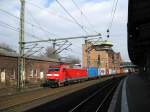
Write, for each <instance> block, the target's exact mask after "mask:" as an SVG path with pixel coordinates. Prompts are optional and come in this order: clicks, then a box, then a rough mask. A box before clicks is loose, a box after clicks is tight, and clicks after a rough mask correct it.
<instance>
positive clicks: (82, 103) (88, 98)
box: [69, 82, 113, 112]
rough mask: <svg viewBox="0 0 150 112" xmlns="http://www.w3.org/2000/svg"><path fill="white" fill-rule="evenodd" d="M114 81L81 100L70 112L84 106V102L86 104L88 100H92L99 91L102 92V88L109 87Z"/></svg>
mask: <svg viewBox="0 0 150 112" xmlns="http://www.w3.org/2000/svg"><path fill="white" fill-rule="evenodd" d="M112 83H113V82H108V83H107V84H106V85H103V87H102V88H100V89H99V90H97V91H96V92H94V93H93V94H92V95H90V96H89V97H87V98H86V99H84V100H83V101H81V102H80V103H79V104H78V105H76V106H75V107H74V108H72V109H71V110H70V111H69V112H75V111H76V110H78V109H79V108H80V107H82V106H83V105H84V104H86V103H87V102H88V101H90V99H91V98H93V97H94V96H96V95H97V94H98V93H99V92H101V91H102V90H105V89H106V88H107V87H109V86H110V85H111V84H112Z"/></svg>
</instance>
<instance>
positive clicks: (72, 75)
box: [45, 65, 88, 87]
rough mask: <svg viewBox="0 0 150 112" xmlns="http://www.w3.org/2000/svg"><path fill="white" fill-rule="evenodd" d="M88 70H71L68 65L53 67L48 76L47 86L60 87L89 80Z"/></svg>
mask: <svg viewBox="0 0 150 112" xmlns="http://www.w3.org/2000/svg"><path fill="white" fill-rule="evenodd" d="M87 77H88V75H87V70H86V69H82V68H69V66H68V65H59V66H52V67H50V68H49V70H48V73H47V75H46V83H45V85H46V86H50V87H59V86H61V85H68V84H69V83H72V82H77V81H80V80H84V79H87Z"/></svg>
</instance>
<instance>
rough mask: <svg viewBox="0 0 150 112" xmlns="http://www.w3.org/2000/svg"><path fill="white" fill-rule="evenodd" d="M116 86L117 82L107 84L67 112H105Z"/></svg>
mask: <svg viewBox="0 0 150 112" xmlns="http://www.w3.org/2000/svg"><path fill="white" fill-rule="evenodd" d="M117 85H118V80H114V81H110V82H107V83H106V84H104V85H103V86H102V87H101V88H100V89H98V90H97V91H95V92H94V93H93V94H91V95H90V96H89V97H87V98H86V99H84V100H83V101H82V102H80V103H79V104H78V105H76V106H75V107H73V108H72V109H71V110H69V112H106V111H107V109H108V106H109V103H110V101H111V98H112V96H113V93H114V91H115V89H116V87H117Z"/></svg>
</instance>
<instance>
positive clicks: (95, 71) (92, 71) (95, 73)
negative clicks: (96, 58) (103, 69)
mask: <svg viewBox="0 0 150 112" xmlns="http://www.w3.org/2000/svg"><path fill="white" fill-rule="evenodd" d="M88 77H98V68H96V67H89V68H88Z"/></svg>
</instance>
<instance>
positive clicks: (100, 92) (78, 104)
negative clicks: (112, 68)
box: [27, 77, 123, 112]
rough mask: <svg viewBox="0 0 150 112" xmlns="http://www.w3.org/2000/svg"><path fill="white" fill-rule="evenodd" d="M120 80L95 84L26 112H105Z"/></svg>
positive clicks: (114, 79) (115, 79)
mask: <svg viewBox="0 0 150 112" xmlns="http://www.w3.org/2000/svg"><path fill="white" fill-rule="evenodd" d="M122 78H123V77H122ZM122 78H113V79H110V80H106V81H103V82H101V83H97V84H96V85H92V86H91V87H88V88H84V89H82V90H80V91H77V92H74V93H72V94H69V95H67V96H65V97H62V98H60V99H57V100H55V101H52V102H48V103H46V104H43V105H40V106H39V107H35V108H33V109H31V110H28V111H27V112H106V111H107V109H108V107H109V103H110V102H111V99H112V97H113V93H114V91H115V89H116V87H117V85H118V84H119V82H120V80H121V79H122Z"/></svg>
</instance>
